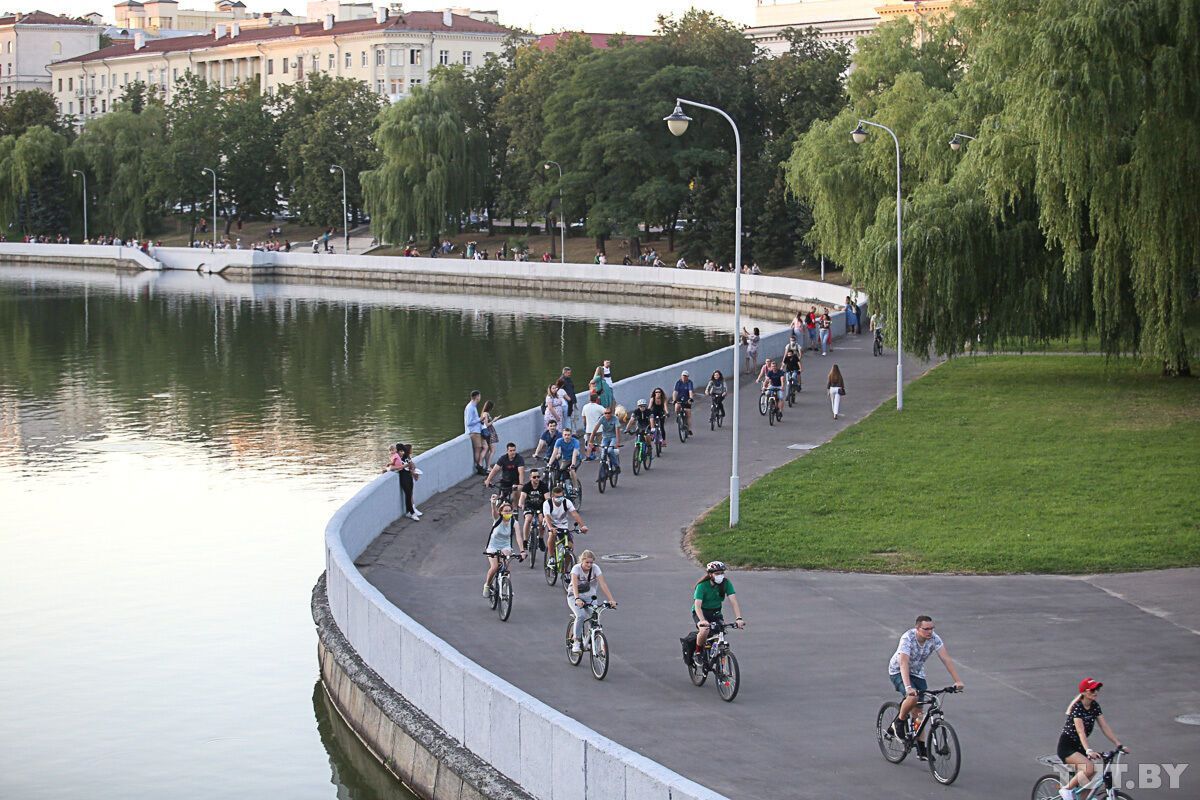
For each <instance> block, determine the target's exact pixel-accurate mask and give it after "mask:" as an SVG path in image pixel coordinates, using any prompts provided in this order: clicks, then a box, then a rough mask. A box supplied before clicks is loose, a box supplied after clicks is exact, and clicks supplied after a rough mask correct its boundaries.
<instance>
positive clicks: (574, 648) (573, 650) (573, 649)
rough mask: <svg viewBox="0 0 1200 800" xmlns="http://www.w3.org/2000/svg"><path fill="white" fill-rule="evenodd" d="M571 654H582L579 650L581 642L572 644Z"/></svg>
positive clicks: (576, 641) (577, 641)
mask: <svg viewBox="0 0 1200 800" xmlns="http://www.w3.org/2000/svg"><path fill="white" fill-rule="evenodd" d="M571 652H572V653H578V652H581V651H580V649H579V640H578V639H576V640H574V641H572V642H571Z"/></svg>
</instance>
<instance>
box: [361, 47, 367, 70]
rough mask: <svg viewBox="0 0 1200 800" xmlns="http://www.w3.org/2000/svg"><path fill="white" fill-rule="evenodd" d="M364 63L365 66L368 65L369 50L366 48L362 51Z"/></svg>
mask: <svg viewBox="0 0 1200 800" xmlns="http://www.w3.org/2000/svg"><path fill="white" fill-rule="evenodd" d="M362 65H363V66H364V67H365V66H366V65H367V51H366V50H363V51H362Z"/></svg>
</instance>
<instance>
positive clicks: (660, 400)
mask: <svg viewBox="0 0 1200 800" xmlns="http://www.w3.org/2000/svg"><path fill="white" fill-rule="evenodd" d="M650 413H651V414H653V415H654V425H655V430H656V431H657V432H658V438H659V439H660V440H661V441H662V443H663V447H666V446H667V441H666V440H667V436H666V431H665V428H664V427H663V426H665V425H666V424H667V393H666V392H664V391H663V390H662V389H660V388H658V387H657V386H656V387H655V388H654V391H652V392H650Z"/></svg>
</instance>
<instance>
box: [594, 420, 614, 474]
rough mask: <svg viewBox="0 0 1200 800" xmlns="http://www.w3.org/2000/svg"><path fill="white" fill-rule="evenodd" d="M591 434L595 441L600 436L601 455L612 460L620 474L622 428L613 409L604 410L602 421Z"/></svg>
mask: <svg viewBox="0 0 1200 800" xmlns="http://www.w3.org/2000/svg"><path fill="white" fill-rule="evenodd" d="M590 433H591V436H592V438H593V439H594V438H595V437H596V434H599V435H600V453H601V454H602V455H607V456H608V457H609V458H611V459H612V468H613V471H614V472H620V471H621V462H620V460H619V455H618V453H617V449H618V448H619V447H620V446H621V426H620V424H618V422H617V417H616V415H615V414H614V413H613V410H612V409H611V408H606V409H604V414H603V415H602V416H601V417H600V421H599V422H597V423H596V427H595V428H593V429H592V430H591V431H590Z"/></svg>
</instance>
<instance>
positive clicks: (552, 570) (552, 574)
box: [542, 525, 580, 593]
mask: <svg viewBox="0 0 1200 800" xmlns="http://www.w3.org/2000/svg"><path fill="white" fill-rule="evenodd" d="M579 532H580V531H579V525H573V526H571V528H569V529H568V528H555V529H554V543H553V544H552V545H551V549H552V550H553V553H554V566H553V567H551V566H550V559H549V558H547V559H546V561H545V562H544V563H543V564H542V572H543V573H544V574H545V576H546V585H547V586H553V585H554V584H555V583H557V582H558V578H559V576H560V575H561V576H562V582H563V592H564V593H565V592H567V591H569V590H570V588H571V578H570V575H571V568H572V567H574V566H575V549H574V548H575V545H574V544H573V543H572V541H571V540H572V539H573V538H574V536H575V534H577V533H579Z"/></svg>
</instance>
